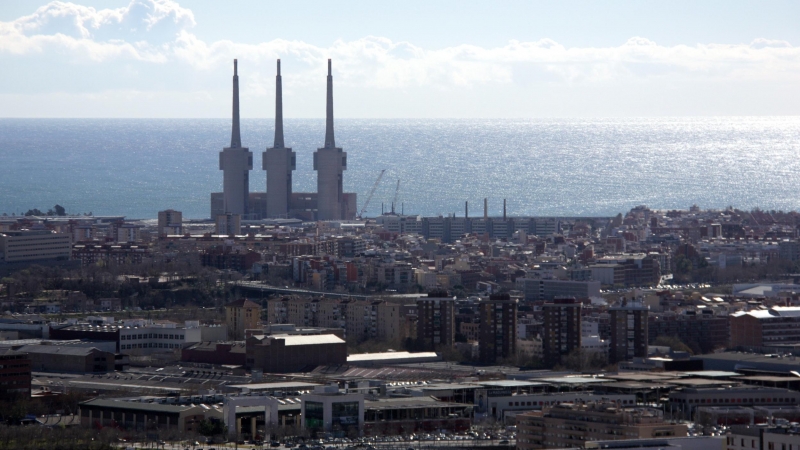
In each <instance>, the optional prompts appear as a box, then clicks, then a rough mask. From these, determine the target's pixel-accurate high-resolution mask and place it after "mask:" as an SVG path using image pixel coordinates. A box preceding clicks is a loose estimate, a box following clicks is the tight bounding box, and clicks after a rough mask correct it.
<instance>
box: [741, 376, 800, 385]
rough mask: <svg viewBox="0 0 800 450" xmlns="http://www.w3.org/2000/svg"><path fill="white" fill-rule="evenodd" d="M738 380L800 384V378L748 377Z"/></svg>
mask: <svg viewBox="0 0 800 450" xmlns="http://www.w3.org/2000/svg"><path fill="white" fill-rule="evenodd" d="M736 379H737V380H743V381H747V380H753V381H768V382H771V383H787V382H794V383H800V378H797V377H781V376H777V375H751V376H747V377H736Z"/></svg>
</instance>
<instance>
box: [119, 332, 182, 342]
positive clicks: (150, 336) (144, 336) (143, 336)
mask: <svg viewBox="0 0 800 450" xmlns="http://www.w3.org/2000/svg"><path fill="white" fill-rule="evenodd" d="M120 339H121V340H123V341H132V340H134V339H183V335H182V334H161V333H144V334H130V335H127V334H123V335H122V336H120Z"/></svg>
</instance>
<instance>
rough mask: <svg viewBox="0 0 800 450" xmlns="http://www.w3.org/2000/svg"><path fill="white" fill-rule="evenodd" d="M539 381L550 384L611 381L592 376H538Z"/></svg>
mask: <svg viewBox="0 0 800 450" xmlns="http://www.w3.org/2000/svg"><path fill="white" fill-rule="evenodd" d="M539 379H540V380H541V381H544V382H547V383H550V384H569V385H576V384H589V383H608V382H609V381H613V380H611V379H608V378H592V377H554V378H539Z"/></svg>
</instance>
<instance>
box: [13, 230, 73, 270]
mask: <svg viewBox="0 0 800 450" xmlns="http://www.w3.org/2000/svg"><path fill="white" fill-rule="evenodd" d="M71 255H72V236H70V235H69V234H68V233H55V232H53V231H50V230H20V231H6V232H4V233H0V261H4V262H7V263H14V262H21V261H36V260H44V259H64V260H69V259H70V258H71Z"/></svg>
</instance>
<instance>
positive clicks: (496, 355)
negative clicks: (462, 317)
mask: <svg viewBox="0 0 800 450" xmlns="http://www.w3.org/2000/svg"><path fill="white" fill-rule="evenodd" d="M478 310H479V315H480V339H478V353H479V355H480V356H479V358H480V362H481V364H494V363H495V362H496V361H497V360H498V359H505V358H513V357H514V356H516V354H517V299H512V298H511V297H510V296H509V295H508V294H505V293H503V294H492V295H491V296H489V299H488V300H482V301H481V302H480V303H479V304H478Z"/></svg>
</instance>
